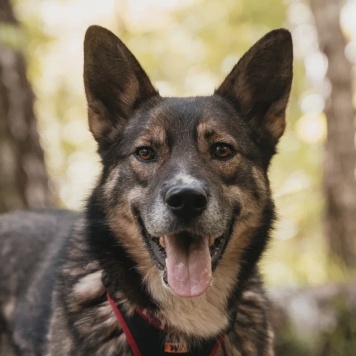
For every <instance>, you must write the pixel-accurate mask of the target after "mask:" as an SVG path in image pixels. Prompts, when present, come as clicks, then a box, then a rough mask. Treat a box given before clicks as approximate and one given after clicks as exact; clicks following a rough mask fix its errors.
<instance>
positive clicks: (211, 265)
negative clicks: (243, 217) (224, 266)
mask: <svg viewBox="0 0 356 356" xmlns="http://www.w3.org/2000/svg"><path fill="white" fill-rule="evenodd" d="M139 222H140V225H141V231H142V236H143V239H144V241H145V244H146V247H147V249H148V251H149V253H150V256H151V258H152V260H153V261H154V262H155V264H156V266H157V267H158V268H159V269H160V270H162V271H163V282H164V283H165V284H166V285H167V286H168V287H169V288H170V289H171V290H172V292H173V293H174V294H175V295H177V296H179V297H196V296H199V295H201V294H203V293H204V292H205V291H206V290H207V289H208V288H209V286H210V285H211V282H212V273H213V271H214V269H215V268H216V267H217V265H218V264H219V261H220V260H221V259H222V256H223V254H224V251H225V248H226V245H227V243H228V241H229V238H230V235H231V230H232V225H233V224H232V223H231V224H229V226H228V227H227V229H226V231H225V232H224V234H222V235H220V236H217V237H212V236H203V235H198V234H195V233H192V232H191V231H190V230H188V229H184V230H181V231H175V232H173V233H166V234H164V235H161V236H153V235H151V234H149V233H148V231H147V229H146V227H145V225H144V222H143V220H142V219H139Z"/></svg>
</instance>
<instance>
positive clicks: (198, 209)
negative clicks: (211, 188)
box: [164, 185, 208, 218]
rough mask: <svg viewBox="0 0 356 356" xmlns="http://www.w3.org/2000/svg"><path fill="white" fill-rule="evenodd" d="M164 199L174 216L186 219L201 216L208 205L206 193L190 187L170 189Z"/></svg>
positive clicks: (183, 186)
mask: <svg viewBox="0 0 356 356" xmlns="http://www.w3.org/2000/svg"><path fill="white" fill-rule="evenodd" d="M164 199H165V202H166V204H167V205H168V206H169V208H170V209H171V210H172V212H173V213H174V214H176V215H178V216H183V217H186V218H189V217H196V216H198V215H200V214H201V213H202V212H203V211H204V210H205V208H206V206H207V204H208V196H207V194H206V192H205V191H204V190H203V189H201V188H197V187H192V186H189V185H177V186H174V187H172V188H170V189H168V191H167V192H166V195H165V197H164Z"/></svg>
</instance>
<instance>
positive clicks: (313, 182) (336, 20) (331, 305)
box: [0, 0, 356, 355]
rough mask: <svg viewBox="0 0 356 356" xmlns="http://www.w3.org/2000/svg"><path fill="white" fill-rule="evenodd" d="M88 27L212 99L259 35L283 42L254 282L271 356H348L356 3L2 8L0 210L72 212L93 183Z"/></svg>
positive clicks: (298, 0)
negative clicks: (270, 310) (281, 32)
mask: <svg viewBox="0 0 356 356" xmlns="http://www.w3.org/2000/svg"><path fill="white" fill-rule="evenodd" d="M92 24H98V25H102V26H104V27H107V28H108V29H110V30H111V31H113V32H114V33H116V34H117V35H118V36H119V37H120V38H121V39H122V40H123V41H124V42H125V43H126V44H127V46H128V47H129V48H130V49H131V50H132V52H133V53H134V54H135V55H136V57H137V58H138V60H139V61H140V63H141V64H142V65H143V67H144V68H145V70H146V71H147V72H148V74H149V76H150V78H151V79H152V81H153V82H154V84H155V85H156V87H157V88H158V89H159V91H160V93H161V95H165V96H175V95H180V96H191V95H205V94H210V93H212V92H213V90H214V88H216V87H217V86H218V85H219V83H220V82H221V81H222V80H223V78H224V77H225V76H226V75H227V74H228V72H229V71H230V70H231V69H232V67H233V65H234V64H235V63H236V62H237V61H238V59H239V58H240V57H241V56H242V55H243V53H244V52H245V51H246V50H247V49H248V48H249V47H250V46H251V45H252V44H253V43H254V42H255V41H257V40H258V39H259V38H260V37H262V36H263V35H264V34H265V33H266V32H268V31H270V30H272V29H274V28H279V27H286V28H288V29H289V30H290V31H291V32H292V35H293V41H294V55H295V62H294V73H295V76H294V83H293V89H292V95H291V99H290V104H289V110H288V120H287V122H288V126H287V131H286V133H285V135H284V136H283V138H282V140H281V142H280V144H279V154H278V155H277V156H276V157H275V158H274V160H273V163H272V166H271V170H270V178H271V184H272V188H273V194H274V197H275V201H276V205H277V212H278V216H279V220H278V223H277V224H276V228H275V231H274V234H273V239H272V242H271V245H270V248H269V250H268V251H267V253H266V255H265V258H264V260H263V262H262V267H263V274H264V277H265V280H266V282H267V284H268V286H270V287H269V288H270V290H271V295H272V297H273V298H274V299H275V301H276V304H277V305H279V307H278V308H277V309H276V311H275V315H277V317H276V321H275V323H276V328H277V329H278V330H280V329H281V330H282V331H283V332H282V333H279V336H278V340H277V344H278V347H279V350H280V351H279V352H280V354H281V355H282V354H284V355H299V354H303V355H306V354H310V355H356V341H355V340H356V316H355V310H356V300H355V299H356V285H355V270H356V171H355V161H356V148H355V105H356V91H355V86H354V84H355V63H356V1H355V0H349V1H339V0H310V1H303V0H284V1H283V0H265V1H258V0H239V1H237V0H222V1H213V0H205V1H203V0H166V1H159V0H116V1H115V0H101V1H95V0H46V1H44V0H29V1H20V0H17V1H16V0H14V1H10V0H0V212H5V211H10V210H14V209H18V208H24V207H48V206H60V207H64V208H70V209H80V208H81V207H82V206H83V204H84V202H85V199H86V197H87V196H88V193H89V192H90V188H91V187H92V186H93V183H94V181H95V179H96V177H97V176H98V172H99V160H98V157H97V155H96V153H95V151H96V145H95V142H94V140H93V138H92V137H91V134H90V133H89V131H88V125H87V118H86V103H85V96H84V88H83V80H82V65H83V55H82V42H83V37H84V33H85V30H86V28H87V27H88V26H89V25H92ZM345 318H346V319H345ZM287 326H288V327H287ZM289 334H293V337H294V336H295V337H296V341H295V340H294V341H293V340H292V341H291V336H290V335H289ZM280 335H282V336H280ZM335 345H336V346H335Z"/></svg>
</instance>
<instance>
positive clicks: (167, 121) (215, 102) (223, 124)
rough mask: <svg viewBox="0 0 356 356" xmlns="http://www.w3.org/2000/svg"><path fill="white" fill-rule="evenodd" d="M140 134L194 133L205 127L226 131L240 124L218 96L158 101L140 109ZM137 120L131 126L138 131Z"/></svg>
mask: <svg viewBox="0 0 356 356" xmlns="http://www.w3.org/2000/svg"><path fill="white" fill-rule="evenodd" d="M137 121H140V125H139V127H140V128H141V131H146V130H155V131H156V130H157V128H160V129H161V130H164V131H165V132H173V133H174V134H175V135H176V134H178V133H179V132H181V133H185V134H187V133H195V132H196V131H197V130H199V129H203V128H204V129H207V128H209V127H215V128H219V129H220V130H225V131H230V130H233V129H234V128H239V127H240V126H241V125H243V122H242V120H240V118H239V117H238V115H237V113H236V111H235V110H234V109H233V108H232V107H231V106H230V105H229V104H227V103H226V102H225V101H224V100H222V99H221V98H220V97H219V96H215V95H213V96H206V97H203V96H201V97H183V98H175V97H174V98H160V100H159V101H158V102H155V104H154V105H152V106H151V107H149V108H143V109H142V110H141V112H140V114H139V117H138V120H137ZM137 121H136V123H135V124H134V126H135V127H136V129H137V128H138V125H137Z"/></svg>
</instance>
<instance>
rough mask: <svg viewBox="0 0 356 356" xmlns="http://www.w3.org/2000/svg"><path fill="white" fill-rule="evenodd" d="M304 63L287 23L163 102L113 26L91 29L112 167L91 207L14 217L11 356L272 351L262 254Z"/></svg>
mask: <svg viewBox="0 0 356 356" xmlns="http://www.w3.org/2000/svg"><path fill="white" fill-rule="evenodd" d="M292 59H293V50H292V40H291V36H290V33H289V32H288V31H287V30H285V29H277V30H273V31H271V32H269V33H268V34H266V35H265V36H264V37H262V38H261V39H260V40H259V41H258V42H257V43H256V44H255V45H254V46H253V47H251V48H250V49H249V50H248V51H247V52H246V53H245V54H244V55H243V57H242V58H241V59H240V60H239V61H238V63H237V64H236V65H235V66H234V67H233V69H232V71H231V72H230V74H228V75H227V77H226V79H225V80H224V81H223V82H222V84H221V85H220V86H219V87H218V89H216V91H215V92H214V94H213V95H211V96H204V97H202V96H201V97H199V96H198V97H183V98H176V97H161V96H160V95H159V93H158V91H157V90H156V89H155V88H154V86H153V85H152V84H151V81H150V79H149V78H148V76H147V75H146V73H145V71H144V70H143V69H142V67H141V65H140V64H139V62H138V61H137V59H136V58H135V57H134V55H133V54H132V53H131V52H130V51H129V49H128V48H127V47H126V46H125V45H124V44H123V43H122V42H121V41H120V40H119V39H118V38H117V37H116V36H115V35H114V34H113V33H111V32H110V31H108V30H106V29H104V28H102V27H99V26H91V27H89V29H88V30H87V32H86V35H85V41H84V83H85V92H86V97H87V103H88V118H89V127H90V131H91V132H92V134H93V136H94V138H95V140H96V141H97V144H98V153H99V155H100V158H101V162H102V173H101V175H100V177H99V179H98V182H97V184H96V186H95V188H94V189H93V191H92V194H91V196H90V197H89V199H88V200H87V204H86V208H85V210H84V211H83V212H82V213H75V212H70V211H66V210H43V211H40V210H38V211H36V210H34V211H20V212H15V213H11V214H6V215H3V216H2V217H1V220H0V235H1V249H0V253H1V275H0V309H1V314H0V335H1V339H0V342H1V344H0V345H1V346H0V350H1V352H0V354H1V355H6V356H9V355H49V356H52V355H106V356H111V355H135V356H137V355H143V356H147V355H151V356H159V355H173V354H180V355H195V356H199V355H229V356H230V355H263V356H264V355H273V353H274V352H273V331H272V328H271V323H270V316H269V310H270V308H269V302H268V299H267V297H266V295H265V292H264V289H263V284H262V281H261V278H260V275H259V272H258V261H259V259H260V257H261V255H262V253H263V251H264V250H265V249H266V246H267V243H268V240H269V236H270V232H271V229H272V226H273V222H274V220H275V213H274V210H275V209H274V203H273V200H272V197H271V191H270V186H269V180H268V176H267V171H268V167H269V164H270V161H271V158H272V156H273V155H274V154H275V152H276V145H277V142H278V140H279V138H280V137H281V135H282V134H283V132H284V130H285V112H286V107H287V103H288V98H289V94H290V89H291V83H292V76H293V74H292V72H293V69H292Z"/></svg>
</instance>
